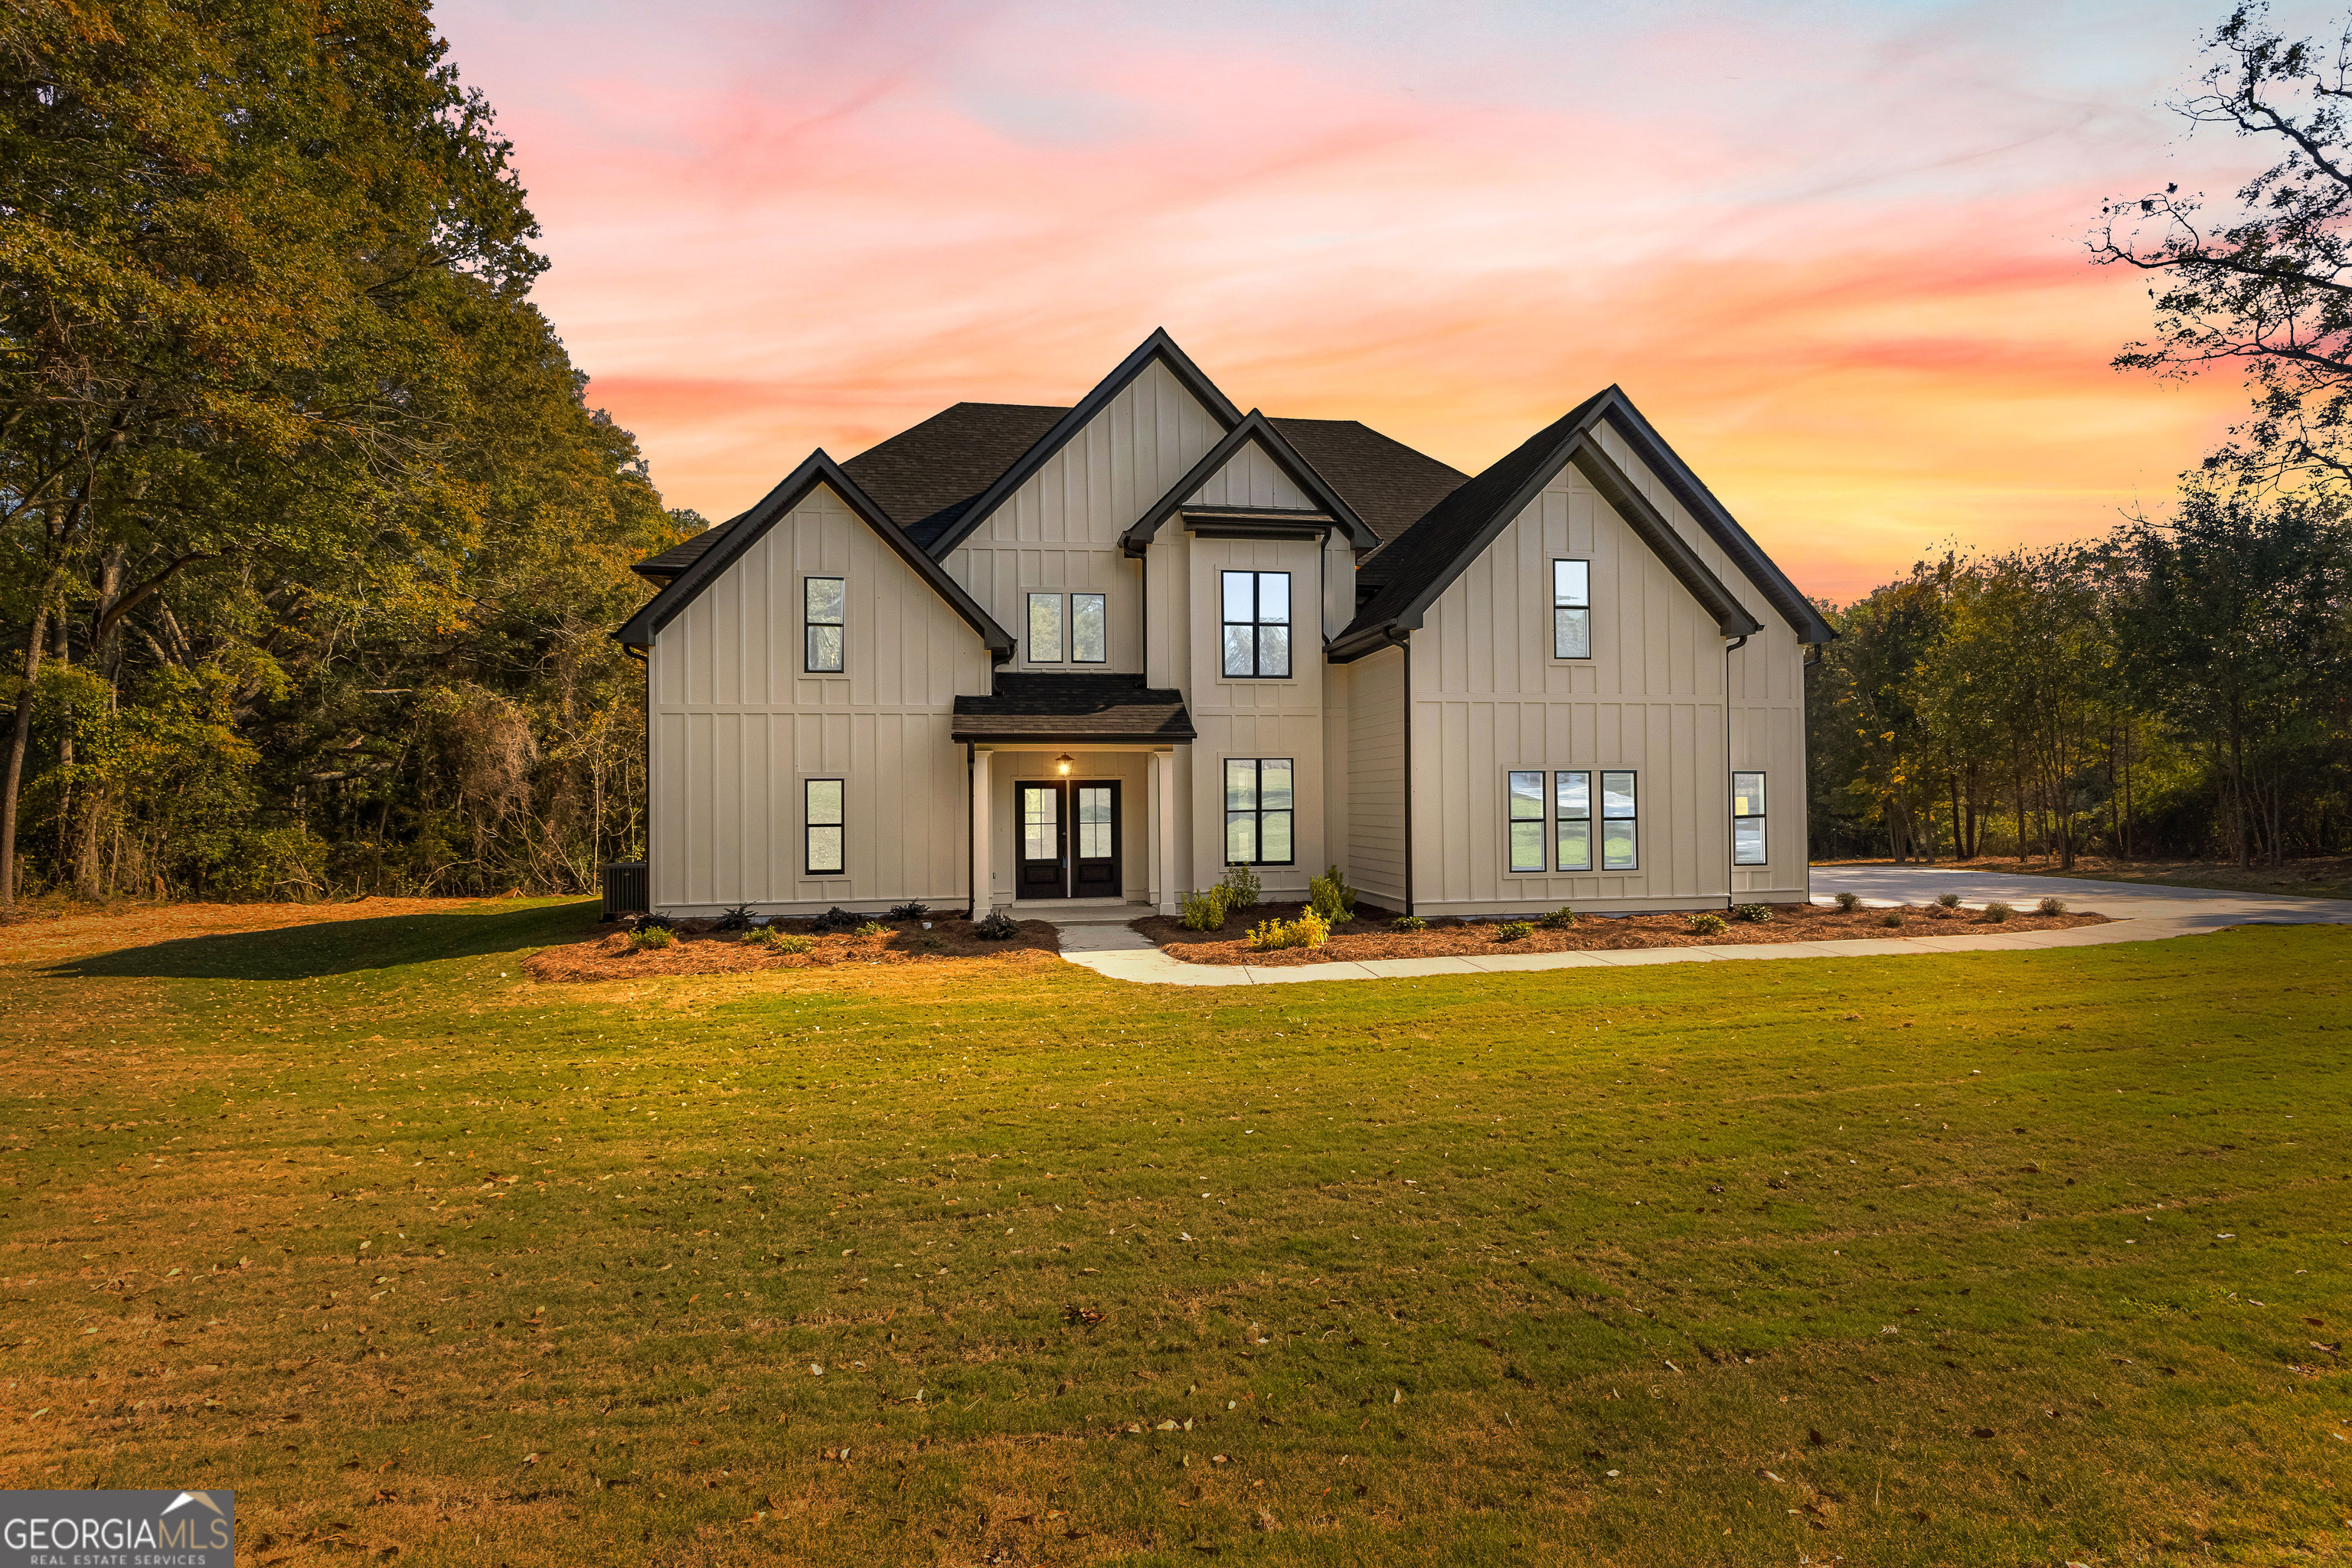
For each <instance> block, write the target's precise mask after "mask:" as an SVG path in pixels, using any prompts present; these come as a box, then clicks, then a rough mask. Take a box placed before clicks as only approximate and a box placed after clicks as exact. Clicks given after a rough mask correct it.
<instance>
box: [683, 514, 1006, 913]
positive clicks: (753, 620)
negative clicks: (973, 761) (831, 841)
mask: <svg viewBox="0 0 2352 1568" xmlns="http://www.w3.org/2000/svg"><path fill="white" fill-rule="evenodd" d="M811 576H824V577H839V578H842V579H843V580H844V584H845V595H846V605H845V643H846V647H845V657H844V659H843V665H844V668H843V670H842V672H841V673H840V674H838V675H833V674H822V675H819V674H810V673H808V672H807V671H806V670H805V668H803V666H804V663H805V659H804V655H803V620H804V616H803V605H804V601H803V581H804V579H806V578H808V577H811ZM650 658H651V663H652V668H651V672H650V679H649V683H648V684H649V689H650V701H651V711H650V714H649V726H648V728H649V731H650V736H649V744H650V747H651V751H652V758H651V763H652V766H651V795H652V799H651V802H650V805H651V812H650V821H651V826H652V844H651V846H650V849H651V856H650V858H651V862H652V864H651V874H652V877H653V887H652V889H651V894H652V902H653V905H654V907H655V908H656V909H658V910H665V911H667V912H671V913H677V914H699V913H709V912H715V911H717V910H723V909H727V908H730V907H732V906H734V905H738V904H750V905H752V906H753V907H755V908H757V909H760V910H765V911H772V912H777V913H792V914H804V913H814V912H818V911H822V910H824V909H826V908H828V907H829V906H831V905H834V904H842V905H845V906H848V907H850V908H853V909H868V910H870V909H876V908H878V907H880V906H882V905H884V904H887V903H894V902H899V901H903V900H908V899H917V900H922V901H924V902H927V903H930V904H935V905H938V906H940V907H942V908H945V907H950V906H955V905H960V904H961V903H962V902H963V901H964V900H965V899H966V897H967V886H968V882H969V879H970V874H969V869H968V867H967V863H966V844H965V836H966V833H967V831H968V819H967V812H966V806H965V800H966V777H965V764H964V749H963V747H961V745H958V744H956V743H955V742H953V741H952V740H951V739H950V728H951V722H952V718H953V714H954V709H955V699H956V697H957V696H958V695H959V694H965V693H969V694H981V693H985V692H986V691H987V690H988V689H989V660H988V653H987V650H986V648H985V647H983V646H982V642H981V640H980V637H979V634H978V633H976V632H975V631H973V630H972V628H971V626H970V625H969V624H968V623H966V622H965V621H964V620H963V618H962V617H961V616H958V615H957V614H956V613H955V611H954V610H953V609H951V608H950V606H949V605H948V604H947V602H946V601H945V600H943V599H941V598H940V595H939V594H938V593H937V592H936V591H935V590H933V589H932V587H931V586H930V584H928V583H926V582H925V581H924V580H923V579H922V578H921V577H920V576H919V575H918V574H916V573H915V571H914V570H913V569H912V568H911V567H909V566H908V564H907V563H905V562H904V561H902V560H900V559H899V558H898V555H897V553H896V552H893V551H892V550H891V549H890V547H889V546H888V545H887V544H886V543H884V542H882V540H881V539H880V538H879V537H877V535H876V534H875V532H874V531H873V530H872V529H870V528H868V527H867V526H866V524H865V523H864V522H863V521H860V520H859V519H857V518H856V516H854V515H853V514H852V513H851V512H850V510H848V508H847V507H846V506H845V505H844V504H843V503H842V502H841V500H839V499H838V498H837V497H835V495H834V494H833V492H832V491H831V490H830V489H826V488H824V487H823V486H819V487H818V488H817V489H815V490H814V491H812V492H811V493H810V495H809V496H808V498H807V499H806V500H803V501H802V502H801V503H800V505H799V506H797V507H795V508H794V509H793V511H792V512H791V513H789V514H788V515H786V516H785V517H783V518H782V519H781V520H779V521H777V522H776V523H775V525H774V526H773V527H772V528H770V529H769V531H767V533H766V534H765V535H763V536H762V537H761V539H759V540H758V541H757V542H754V543H753V544H752V545H751V547H750V548H749V549H748V550H746V551H745V552H744V553H743V555H742V557H741V558H740V559H739V560H738V561H736V562H735V563H734V564H733V565H731V566H730V568H729V569H728V570H727V571H726V572H725V573H724V574H721V575H720V576H719V579H718V580H717V581H716V582H714V583H712V584H711V585H710V586H709V588H708V589H707V590H705V591H704V592H703V593H702V595H700V596H698V598H696V599H695V600H694V601H693V602H692V603H691V604H689V605H688V606H687V607H686V608H685V609H684V610H683V611H682V612H680V613H679V615H678V616H677V618H676V619H674V620H672V621H671V622H670V623H669V625H667V626H665V627H663V628H662V630H661V633H660V634H659V636H658V637H657V638H656V642H655V645H654V647H653V649H652V652H651V656H650ZM811 778H838V779H841V780H843V781H844V785H845V787H844V791H843V794H844V807H845V809H844V814H843V815H844V821H843V839H844V843H845V853H844V864H843V874H842V875H839V876H810V875H808V874H807V873H806V869H805V868H806V864H807V862H806V858H805V851H806V844H805V839H804V817H803V803H804V795H803V781H805V780H807V779H811Z"/></svg>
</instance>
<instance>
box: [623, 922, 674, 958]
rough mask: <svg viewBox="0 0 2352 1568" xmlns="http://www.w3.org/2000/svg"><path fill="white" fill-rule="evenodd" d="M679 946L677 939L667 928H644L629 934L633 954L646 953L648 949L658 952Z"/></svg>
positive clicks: (630, 949)
mask: <svg viewBox="0 0 2352 1568" xmlns="http://www.w3.org/2000/svg"><path fill="white" fill-rule="evenodd" d="M676 946H677V937H675V936H673V935H671V934H670V929H669V927H667V926H644V927H640V928H639V929H638V930H636V931H631V932H630V933H629V951H630V952H646V950H648V949H653V950H656V951H658V950H660V949H662V948H665V947H676Z"/></svg>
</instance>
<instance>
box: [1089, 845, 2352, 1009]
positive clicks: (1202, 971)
mask: <svg viewBox="0 0 2352 1568" xmlns="http://www.w3.org/2000/svg"><path fill="white" fill-rule="evenodd" d="M1839 893H1857V894H1859V895H1861V897H1862V900H1863V901H1864V903H1865V904H1869V905H1874V906H1882V907H1885V906H1893V905H1896V904H1926V903H1932V902H1934V901H1935V899H1936V896H1937V894H1939V893H1958V894H1959V895H1960V899H1961V901H1962V902H1963V903H1964V904H1966V905H1968V906H1969V907H1970V908H1975V909H1981V908H1982V907H1983V906H1984V905H1985V904H1987V903H1989V902H1990V901H1992V900H1995V899H2000V900H2006V901H2007V902H2009V903H2011V904H2014V905H2016V906H2017V907H2018V908H2019V909H2021V910H2025V909H2032V907H2033V905H2034V904H2035V903H2037V902H2039V901H2040V900H2042V899H2045V898H2049V897H2051V896H2053V894H2054V895H2055V896H2057V897H2058V898H2062V899H2063V900H2066V904H2067V907H2068V908H2070V909H2074V910H2089V911H2092V912H2094V913H2097V914H2103V915H2105V916H2108V917H2109V918H2110V919H2111V920H2112V921H2114V923H2113V924H2111V925H2102V926H2078V927H2076V928H2075V929H2074V930H2073V931H2012V932H2006V933H2000V934H1996V933H1994V932H1992V931H1988V930H1987V929H1986V928H1984V927H1982V926H1976V927H1972V928H1969V932H1968V934H1962V932H1960V931H1954V932H1953V933H1952V934H1950V935H1948V936H1903V937H1887V938H1875V939H1865V940H1861V941H1854V942H1741V943H1737V944H1733V945H1728V946H1724V947H1653V948H1634V949H1631V950H1628V951H1624V952H1496V953H1493V954H1491V955H1490V954H1486V953H1481V954H1479V955H1477V956H1476V957H1465V956H1450V957H1445V958H1381V959H1371V960H1367V961H1362V962H1350V963H1299V964H1285V965H1282V966H1280V967H1266V968H1253V967H1251V966H1249V965H1246V964H1215V963H1183V962H1181V960H1178V959H1174V958H1171V957H1169V956H1168V954H1166V953H1165V952H1161V951H1160V949H1159V948H1157V947H1154V946H1153V945H1152V944H1151V943H1150V942H1148V941H1146V940H1145V939H1144V938H1143V937H1142V936H1141V935H1139V933H1137V932H1135V931H1130V930H1129V929H1128V928H1127V927H1126V926H1124V925H1115V926H1112V925H1087V926H1067V927H1064V928H1063V929H1062V931H1061V942H1062V956H1063V957H1065V958H1066V959H1068V960H1069V961H1070V962H1071V963H1083V964H1085V965H1086V966H1087V968H1089V969H1091V970H1094V971H1095V972H1096V973H1099V974H1105V975H1108V976H1109V977H1110V978H1111V979H1113V980H1133V981H1139V982H1144V983H1149V984H1159V985H1276V984H1291V983H1294V982H1298V981H1320V980H1402V979H1411V978H1418V977H1420V976H1423V975H1430V974H1515V973H1524V972H1526V971H1528V970H1538V969H1612V968H1622V967H1624V966H1626V965H1630V964H1642V963H1739V962H1742V961H1744V960H1751V959H1759V958H1895V957H1901V956H1905V955H1907V954H1913V953H1923V952H2011V951H2016V950H2021V949H2026V948H2042V947H2100V946H2105V944H2106V943H2108V942H2160V941H2162V940H2163V939H2165V938H2167V937H2174V936H2196V935H2200V934H2202V933H2204V932H2207V931H2221V930H2223V929H2225V928H2226V927H2229V926H2237V925H2330V924H2335V925H2345V924H2352V900H2346V899H2304V898H2289V897H2282V896H2278V895H2273V894H2267V893H2225V892H2219V891H2212V890H2209V889H2201V888H2154V887H2145V886H2139V885H2136V884H2133V883H2129V882H2094V881H2088V880H2083V879H2073V878H2058V877H2016V876H2003V875H2000V873H1997V872H1986V871H1947V870H1943V869H1941V868H1937V867H1932V866H1862V867H1834V868H1832V867H1823V868H1819V869H1817V870H1815V871H1814V872H1813V901H1814V902H1815V903H1819V904H1825V903H1828V902H1830V901H1831V900H1832V899H1834V898H1835V897H1836V895H1838V894H1839ZM1978 932H1983V934H1980V935H1979V934H1976V933H1978Z"/></svg>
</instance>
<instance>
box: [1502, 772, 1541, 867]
mask: <svg viewBox="0 0 2352 1568" xmlns="http://www.w3.org/2000/svg"><path fill="white" fill-rule="evenodd" d="M1507 793H1508V795H1509V796H1510V811H1511V869H1512V870H1514V871H1540V870H1542V869H1543V868H1544V776H1543V774H1542V773H1512V774H1511V776H1510V786H1509V789H1508V791H1507Z"/></svg>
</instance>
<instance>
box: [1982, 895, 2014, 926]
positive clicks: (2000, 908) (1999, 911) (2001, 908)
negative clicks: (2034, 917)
mask: <svg viewBox="0 0 2352 1568" xmlns="http://www.w3.org/2000/svg"><path fill="white" fill-rule="evenodd" d="M2016 912H2017V911H2016V910H2014V909H2011V907H2010V906H2009V905H2007V904H2004V903H2002V902H2001V901H2000V900H1999V899H1995V900H1993V901H1992V902H1990V903H1989V904H1987V905H1986V906H1985V907H1984V915H1983V918H1984V919H1986V920H1989V921H1992V923H1993V924H1995V925H1999V924H2000V922H2001V921H2005V920H2007V919H2009V917H2010V916H2011V915H2013V914H2015V913H2016Z"/></svg>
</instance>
